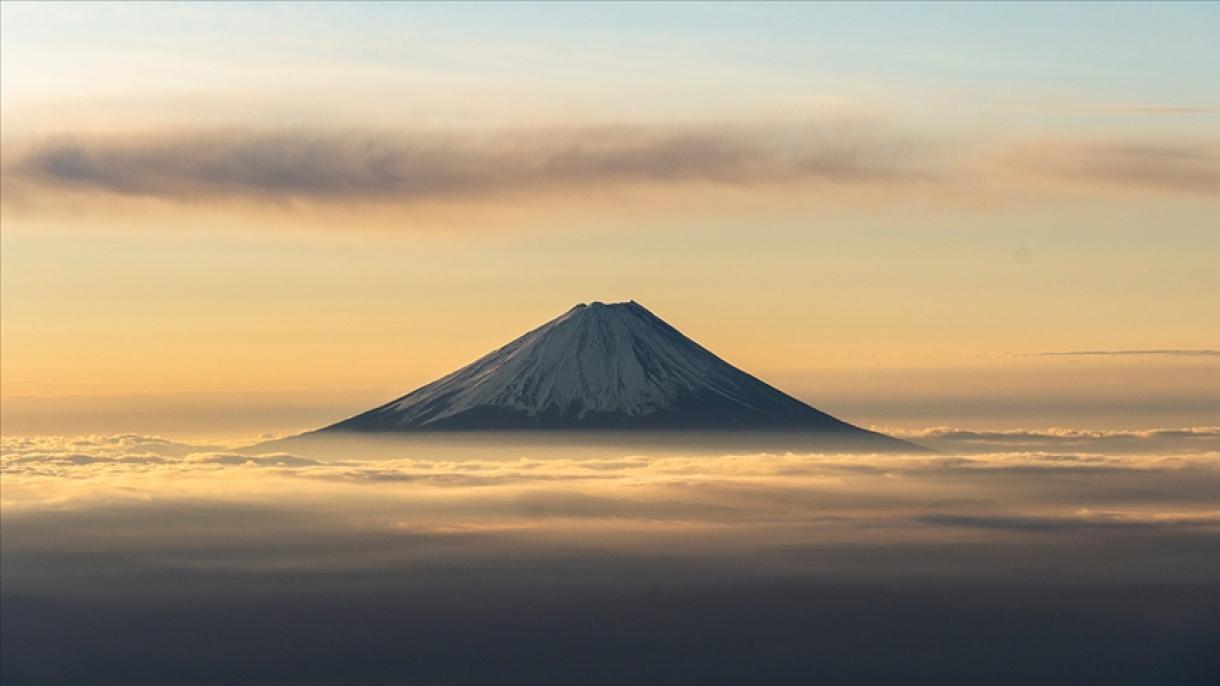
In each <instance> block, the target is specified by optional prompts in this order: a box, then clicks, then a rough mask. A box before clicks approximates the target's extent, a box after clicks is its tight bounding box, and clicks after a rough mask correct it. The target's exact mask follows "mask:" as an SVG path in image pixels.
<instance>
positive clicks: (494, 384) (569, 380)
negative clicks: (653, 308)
mask: <svg viewBox="0 0 1220 686" xmlns="http://www.w3.org/2000/svg"><path fill="white" fill-rule="evenodd" d="M526 429H532V430H567V431H585V430H596V431H603V430H680V431H698V432H706V431H724V430H756V431H774V430H783V431H793V430H795V431H800V432H816V433H819V434H834V435H838V436H843V437H845V438H849V437H856V438H865V437H874V438H876V439H878V440H879V441H880V442H892V443H893V444H901V445H903V446H906V445H907V444H905V443H902V442H901V441H897V440H896V439H891V438H889V437H886V436H882V435H880V434H875V433H872V432H870V431H866V430H864V429H860V428H858V427H855V426H852V425H851V424H848V423H846V422H843V421H841V420H839V419H836V418H834V417H832V416H830V415H828V414H826V413H824V412H820V411H818V410H816V409H814V408H812V407H810V406H809V405H806V404H805V403H803V402H801V401H800V400H797V399H796V398H793V397H792V396H790V395H787V394H785V393H783V392H781V391H779V390H777V389H775V388H773V387H772V386H770V385H768V384H766V383H764V382H762V381H760V380H758V379H756V378H754V377H753V376H750V375H749V374H747V373H745V372H743V371H741V370H740V369H737V368H736V367H734V366H732V365H730V364H729V363H727V362H725V361H724V360H722V359H720V358H719V357H717V356H716V355H714V354H712V353H711V352H710V351H708V350H707V349H706V348H704V347H702V346H700V345H699V344H698V343H695V342H694V341H692V340H691V339H689V338H687V337H686V336H684V335H683V334H682V333H681V332H679V331H678V330H677V329H675V328H674V327H672V326H670V325H669V324H667V323H665V322H664V321H662V320H661V319H660V318H659V317H657V316H656V315H654V314H652V313H651V312H649V311H648V310H647V309H645V308H644V307H643V306H641V305H639V304H638V303H636V302H634V301H631V302H625V303H614V304H603V303H600V302H594V303H590V304H587V305H585V304H581V305H577V306H576V307H573V308H572V309H571V310H568V311H567V312H566V313H564V314H563V315H561V316H559V317H557V318H556V319H553V320H551V321H549V322H547V323H546V324H543V325H542V326H540V327H538V328H537V329H534V330H533V331H530V332H529V333H527V334H525V335H523V336H521V337H520V338H518V339H516V340H514V341H512V342H511V343H509V344H508V345H505V346H504V347H502V348H500V349H499V350H496V351H494V352H491V353H489V354H487V355H485V356H484V357H482V358H480V359H478V360H475V361H474V362H472V363H470V364H469V365H467V366H465V367H463V368H461V369H459V370H457V371H455V372H453V373H451V374H449V375H448V376H445V377H442V378H440V379H437V380H436V381H433V382H432V383H430V384H428V385H426V386H423V387H421V388H418V389H416V390H414V391H412V392H411V393H408V394H407V395H404V396H402V397H401V398H399V399H397V400H394V401H392V402H389V403H386V404H385V405H382V406H381V407H377V408H374V409H372V410H369V411H367V412H364V413H362V414H359V415H356V416H354V417H352V418H350V419H346V420H344V421H341V422H339V423H337V424H333V425H331V426H328V427H326V428H324V429H320V430H319V431H316V432H313V433H314V435H317V434H320V433H334V432H359V433H388V432H437V431H516V430H526Z"/></svg>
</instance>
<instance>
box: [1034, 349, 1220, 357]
mask: <svg viewBox="0 0 1220 686" xmlns="http://www.w3.org/2000/svg"><path fill="white" fill-rule="evenodd" d="M1127 355H1130V356H1137V357H1138V356H1149V355H1169V356H1180V357H1220V350H1209V349H1207V348H1160V349H1148V350H1068V351H1062V352H1042V353H1027V354H1026V357H1062V356H1082V357H1089V356H1119V357H1121V356H1127Z"/></svg>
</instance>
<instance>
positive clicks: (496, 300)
mask: <svg viewBox="0 0 1220 686" xmlns="http://www.w3.org/2000/svg"><path fill="white" fill-rule="evenodd" d="M130 9H131V8H127V7H125V6H112V7H109V8H107V7H105V6H92V5H82V6H74V5H67V6H51V7H47V8H37V7H17V8H14V7H12V6H11V5H9V6H6V7H5V8H4V22H3V38H4V40H3V41H2V42H3V48H2V49H3V54H2V57H3V59H2V60H0V66H2V69H3V73H2V74H0V76H2V77H3V78H0V82H2V83H0V88H2V89H3V93H2V95H3V98H2V99H0V100H2V117H0V119H2V122H3V138H4V141H3V142H4V145H3V154H2V159H0V162H2V165H3V166H2V169H3V190H4V195H3V203H2V206H0V218H2V220H3V226H2V231H0V249H2V254H0V266H2V267H3V274H2V275H0V286H2V289H0V290H2V292H0V305H2V308H3V327H2V331H0V343H2V351H0V386H2V388H0V392H2V395H3V398H2V399H3V410H4V430H5V432H6V433H28V432H35V433H39V432H41V433H58V432H75V431H99V432H101V431H106V430H108V429H109V427H110V426H113V427H114V429H115V430H150V431H154V430H164V431H172V432H176V433H179V434H184V435H187V434H190V435H205V434H209V433H212V432H219V433H234V434H236V433H259V432H261V431H263V430H265V431H272V432H278V431H291V430H298V429H305V428H310V427H311V426H313V425H314V424H316V423H318V422H320V421H326V420H329V419H334V418H338V417H340V416H344V415H346V414H350V413H351V412H353V411H356V410H359V409H362V408H363V407H364V406H365V405H368V404H372V403H375V402H379V401H382V400H385V399H387V398H388V397H392V396H394V395H397V394H400V393H403V392H406V391H407V390H410V389H411V388H413V387H414V386H416V385H418V384H420V383H423V382H426V381H428V380H430V379H432V378H434V377H436V376H439V375H440V374H443V373H445V372H448V371H450V370H452V369H453V368H455V367H457V366H459V365H461V364H464V363H466V362H468V361H470V360H471V359H473V358H475V357H477V356H478V355H481V354H482V353H484V352H486V351H488V350H489V349H491V348H494V347H496V346H497V345H500V344H502V343H504V342H506V341H507V340H509V339H511V338H513V337H515V336H516V335H518V334H520V333H522V332H524V331H525V330H527V329H529V328H531V327H533V326H536V325H537V324H539V323H541V322H542V321H545V320H547V319H549V318H551V317H553V316H556V315H558V314H559V313H561V312H562V311H564V310H566V309H567V308H568V307H570V306H571V305H573V304H575V303H577V302H582V301H589V300H606V301H613V300H625V299H635V300H638V301H640V302H642V303H644V304H645V305H646V306H648V307H649V308H650V309H652V310H653V311H654V312H656V313H657V314H658V315H659V316H661V317H663V318H665V319H667V320H668V321H670V322H671V323H673V324H674V325H676V326H678V327H679V328H680V329H682V330H683V331H684V332H686V333H687V334H688V335H690V336H691V337H693V338H694V339H696V340H698V341H700V342H701V343H703V344H704V345H706V346H707V347H709V348H710V349H712V350H713V351H715V352H717V353H718V354H720V355H722V356H723V357H725V358H726V359H728V360H729V361H730V362H732V363H734V364H737V365H738V366H741V367H743V368H745V369H747V370H749V371H751V372H754V373H756V374H758V375H760V376H762V377H763V378H764V379H766V380H768V381H771V382H772V383H774V384H776V385H778V386H780V387H781V388H785V389H787V390H790V391H791V392H793V393H795V394H797V395H799V396H800V397H802V398H804V399H806V400H809V401H810V402H813V403H814V404H816V405H817V406H819V407H822V408H823V409H827V410H830V411H835V412H840V413H841V414H844V415H845V418H847V419H849V420H853V421H857V422H859V423H866V424H867V423H872V424H877V425H899V424H901V425H905V426H928V425H955V424H959V423H973V424H975V425H979V424H990V425H1005V426H1013V425H1019V424H1029V423H1031V422H1033V423H1036V424H1039V425H1052V424H1060V425H1081V424H1090V425H1102V424H1104V425H1122V426H1152V425H1156V426H1161V425H1173V426H1176V425H1196V424H1206V423H1214V419H1215V418H1216V417H1217V414H1218V413H1217V410H1218V409H1220V394H1218V393H1217V391H1216V390H1215V389H1216V388H1218V387H1220V355H1217V354H1215V353H1212V354H1183V353H1181V352H1168V353H1166V352H1161V353H1155V354H1153V353H1146V352H1144V353H1132V352H1131V351H1148V350H1159V351H1215V350H1217V349H1220V295H1218V294H1220V272H1217V270H1216V269H1215V265H1216V264H1217V263H1218V258H1220V230H1218V229H1220V226H1218V225H1220V192H1218V188H1220V107H1218V103H1217V100H1216V97H1215V93H1216V92H1217V91H1216V89H1215V75H1216V74H1217V73H1220V57H1218V56H1217V55H1216V53H1215V51H1214V50H1209V49H1207V48H1208V46H1210V47H1211V48H1214V42H1212V41H1209V40H1207V39H1208V35H1207V32H1206V31H1202V30H1201V29H1192V26H1195V25H1198V23H1199V18H1198V17H1194V16H1192V13H1193V12H1203V13H1205V14H1206V17H1205V19H1208V20H1211V19H1215V16H1214V14H1215V12H1214V8H1210V9H1209V8H1207V7H1206V6H1205V7H1203V8H1201V9H1198V8H1196V9H1189V8H1187V7H1175V8H1173V9H1172V10H1170V11H1165V12H1162V13H1158V14H1155V16H1152V15H1147V14H1141V13H1140V12H1141V11H1142V10H1140V9H1139V8H1127V9H1124V10H1122V11H1118V10H1113V8H1111V9H1109V10H1106V11H1108V12H1109V11H1114V12H1115V15H1114V21H1113V22H1112V23H1111V24H1110V25H1108V28H1099V27H1097V26H1095V22H1092V21H1091V19H1090V17H1089V16H1088V10H1087V9H1086V8H1078V7H1077V8H1060V9H1055V8H1040V9H1031V10H1030V12H1032V13H1034V14H1037V13H1045V12H1051V13H1060V14H1062V15H1063V16H1057V19H1058V20H1060V21H1062V22H1067V24H1068V25H1072V26H1076V27H1077V28H1078V29H1079V30H1080V31H1084V32H1089V31H1096V32H1100V33H1099V35H1098V36H1096V38H1097V42H1096V45H1097V46H1098V47H1096V48H1093V47H1089V48H1087V49H1085V48H1082V47H1080V46H1079V45H1076V44H1074V43H1073V41H1071V40H1068V39H1067V38H1066V37H1065V36H1063V35H1060V34H1057V33H1056V32H1054V31H1053V30H1051V29H1050V28H1047V25H1045V23H1044V22H1042V21H1039V20H1037V19H1038V18H1037V17H1032V16H1031V17H1025V16H1023V15H1022V16H1020V17H1016V18H1015V19H1014V17H1009V16H1005V13H1009V12H1011V11H1012V10H1011V9H1004V8H998V7H997V8H994V9H987V8H977V9H971V8H965V7H961V8H956V9H954V8H950V7H945V6H938V7H935V8H930V9H929V10H928V12H929V14H928V16H924V17H920V18H918V20H917V21H915V23H914V24H913V25H911V26H912V28H910V30H909V31H908V32H906V33H902V34H898V35H896V36H895V37H894V38H893V40H892V41H886V40H878V41H874V42H873V43H871V45H872V47H870V48H867V49H863V48H860V47H858V46H854V45H853V44H852V43H851V42H849V41H844V40H842V38H841V33H842V32H841V31H840V32H835V31H830V30H829V29H826V28H823V24H827V25H836V24H835V22H844V23H845V24H844V25H846V26H849V27H855V29H856V30H858V31H871V32H880V33H882V34H884V33H885V32H886V31H889V30H891V29H892V27H891V25H890V24H889V23H887V22H886V21H885V17H883V16H875V15H873V14H870V13H869V12H866V11H864V10H862V9H853V8H845V7H826V8H817V7H815V6H811V7H807V8H780V7H778V6H772V7H770V8H763V9H761V10H758V11H757V12H758V13H757V14H750V13H746V14H744V15H743V16H742V17H741V18H740V19H741V21H738V20H737V18H735V17H733V16H728V15H731V14H732V13H733V12H736V11H738V10H730V9H727V8H725V9H717V10H715V11H710V12H709V13H707V15H706V16H704V17H703V18H702V19H701V20H700V22H702V23H700V22H696V23H695V24H693V25H690V24H689V22H685V23H684V21H679V19H681V17H680V16H677V17H670V16H669V14H668V13H670V12H675V11H676V9H674V8H668V7H667V8H652V9H645V8H637V9H636V10H633V11H634V12H642V13H644V14H647V13H649V12H654V13H660V14H662V15H664V16H657V17H652V18H651V19H649V20H648V21H644V19H645V18H644V17H642V16H641V17H639V19H640V21H641V22H642V23H641V25H636V24H634V23H632V22H631V21H629V19H630V15H631V14H632V12H626V11H625V14H622V15H618V14H616V15H614V16H612V17H607V18H604V19H605V21H603V22H601V23H598V22H592V23H590V22H588V21H586V19H587V18H581V17H576V16H573V15H570V13H568V12H567V11H566V10H564V9H562V8H556V9H543V8H539V12H538V14H537V15H535V16H533V18H532V19H518V18H514V19H511V20H506V21H507V24H506V25H503V26H497V25H496V22H494V21H490V20H488V19H487V18H481V17H471V16H469V15H467V14H465V11H464V10H462V9H460V8H455V9H453V10H450V11H448V12H443V11H429V10H425V9H414V10H413V9H411V8H409V7H406V6H393V7H389V6H387V7H385V8H382V9H378V8H377V7H375V6H364V7H362V8H360V10H359V11H357V12H354V13H353V14H352V16H349V17H344V18H343V19H341V20H339V19H334V18H329V17H326V16H323V15H325V10H324V9H323V8H320V7H301V8H300V10H299V12H297V13H296V14H295V15H290V16H288V17H283V16H280V15H278V14H275V12H273V11H271V10H266V9H264V8H258V7H254V6H246V7H242V6H237V7H226V8H219V7H217V8H211V7H208V6H199V5H195V6H188V7H185V8H172V9H171V8H169V7H157V8H152V9H150V11H147V12H145V11H143V10H141V12H140V16H139V18H138V19H133V18H132V17H131V16H130V15H129V12H128V10H130ZM590 11H593V10H590ZM597 11H600V10H597ZM378 12H384V13H386V14H385V16H382V15H380V14H378ZM413 12H415V13H417V14H412V13H413ZM769 12H770V13H784V12H792V13H794V15H793V16H792V17H790V18H789V19H790V22H791V25H792V27H793V28H792V29H791V31H789V30H787V29H785V30H782V31H781V30H777V29H774V28H765V27H773V23H764V24H762V25H758V26H756V25H755V24H754V23H753V22H754V21H755V20H759V19H760V17H761V18H765V17H766V16H767V13H769ZM819 12H821V13H822V14H819ZM946 12H947V13H950V14H951V15H952V17H951V19H952V20H953V21H950V22H948V23H945V22H943V21H939V20H938V18H937V16H932V15H939V14H940V13H946ZM722 13H727V14H725V16H721V14H722ZM679 15H680V13H679ZM771 18H772V19H775V18H777V17H771ZM184 19H186V20H187V21H183V20H184ZM670 19H672V20H674V21H675V22H677V23H676V24H673V25H671V24H669V23H667V22H668V21H669V20H670ZM688 19H689V18H688ZM268 22H272V23H273V24H274V25H275V26H276V27H278V28H277V30H276V31H273V32H271V33H270V34H268V33H267V32H265V31H264V30H263V29H265V28H266V27H267V26H268V25H269V24H268ZM620 22H621V23H623V26H619V23H620ZM717 22H720V23H717ZM954 22H956V23H954ZM1073 22H1075V23H1073ZM1124 22H1129V26H1128V24H1126V23H1124ZM642 26H647V27H651V28H643V27H642ZM797 27H801V30H797ZM1001 27H1003V28H1004V29H1005V31H1003V32H1002V31H1000V28H1001ZM1134 27H1138V28H1139V29H1140V32H1134ZM1128 29H1132V30H1128ZM216 31H218V32H219V33H213V32H216ZM1107 31H1108V32H1110V33H1105V32H1107ZM412 32H417V33H418V40H417V41H411V40H406V39H405V38H404V36H407V37H409V36H410V35H414V34H413V33H412ZM848 33H849V34H850V31H849V32H848ZM993 33H995V34H996V36H997V37H996V39H995V41H992V42H990V43H988V46H987V47H988V49H983V47H982V46H980V45H977V44H975V43H976V41H977V40H978V39H979V38H980V37H983V36H988V35H992V34H993ZM1009 34H1012V35H1009ZM217 35H222V36H225V38H223V39H217V38H216V36H217ZM266 35H273V36H274V38H273V39H272V40H260V37H263V36H266ZM870 35H871V34H870ZM1147 35H1153V36H1154V37H1155V36H1158V35H1160V36H1163V37H1169V36H1172V37H1173V40H1172V41H1169V40H1165V41H1157V42H1155V48H1152V49H1148V48H1147V46H1146V45H1143V44H1142V43H1141V44H1140V45H1143V47H1142V48H1141V50H1142V51H1143V57H1142V59H1143V60H1144V63H1143V64H1142V65H1140V64H1131V63H1130V60H1131V59H1132V58H1131V57H1130V55H1129V53H1131V52H1133V51H1134V52H1139V51H1138V50H1134V46H1135V42H1134V41H1136V36H1145V37H1146V36H1147ZM446 36H448V37H449V38H454V37H455V36H460V37H461V38H460V40H458V42H457V43H455V42H454V41H453V40H448V39H447V38H446ZM1211 37H1212V38H1214V36H1211ZM1103 39H1104V40H1103ZM1006 41H1011V43H1009V42H1006ZM1107 41H1108V42H1107ZM1103 43H1104V44H1105V45H1109V47H1108V48H1106V47H1102V45H1103ZM404 44H409V47H404ZM1022 44H1025V45H1033V46H1037V47H1038V48H1039V49H1040V51H1041V52H1040V54H1041V55H1043V57H1037V56H1035V57H1031V58H1030V59H1027V60H1011V59H1009V53H1008V52H1006V50H1008V49H1010V48H1011V49H1013V50H1015V49H1016V47H1017V46H1018V45H1022ZM471 45H480V46H487V47H486V49H485V50H482V49H481V50H471V49H470V46H471ZM1088 45H1089V46H1092V45H1094V43H1088ZM455 46H456V47H455ZM462 46H465V48H462ZM577 46H579V49H577V50H575V51H573V48H574V47H577ZM1128 48H1131V49H1128ZM560 54H565V55H571V57H570V58H569V59H563V60H559V59H556V56H557V55H560ZM1056 56H1060V57H1062V56H1071V57H1073V58H1074V59H1071V60H1068V59H1054V58H1055V57H1056ZM35 65H37V67H35ZM1167 67H1173V68H1172V69H1169V70H1168V71H1167V70H1166V68H1167ZM726 83H731V84H733V85H734V86H733V88H728V89H726V88H725V84H726ZM1076 351H1107V352H1110V353H1122V354H1108V355H1065V356H1058V355H1056V356H1045V355H1041V354H1042V353H1057V352H1076ZM226 397H227V398H230V402H229V403H228V404H226V403H225V402H223V401H218V400H217V398H226ZM99 398H100V399H101V400H99ZM192 417H193V420H192V419H191V418H192ZM1209 418H1210V420H1212V421H1210V422H1209ZM191 421H194V422H196V424H195V425H192V424H191ZM260 427H265V428H260ZM57 428H58V429H59V430H57Z"/></svg>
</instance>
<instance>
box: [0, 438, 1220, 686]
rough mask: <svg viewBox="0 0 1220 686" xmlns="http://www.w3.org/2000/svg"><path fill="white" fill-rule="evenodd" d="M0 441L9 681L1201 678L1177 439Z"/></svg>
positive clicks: (1201, 565) (1206, 479)
mask: <svg viewBox="0 0 1220 686" xmlns="http://www.w3.org/2000/svg"><path fill="white" fill-rule="evenodd" d="M1178 438H1180V439H1181V441H1197V436H1190V437H1178ZM1178 438H1174V440H1178ZM1002 440H1010V439H1009V438H1008V437H1002ZM1023 440H1028V439H1023ZM1073 440H1076V441H1080V440H1083V439H1080V438H1079V437H1078V436H1073ZM1096 440H1098V441H1102V440H1113V439H1112V437H1098V438H1097V439H1096ZM1157 440H1158V441H1167V440H1169V439H1165V438H1164V437H1159V438H1157ZM4 447H5V454H4V480H3V505H4V510H3V514H4V517H3V537H2V539H0V543H2V553H3V558H2V562H3V565H2V568H0V571H2V601H3V608H2V609H3V612H2V613H0V621H2V631H3V641H2V656H0V657H2V658H3V660H2V663H0V674H2V676H3V683H4V684H6V685H8V684H64V685H67V684H72V685H77V684H99V685H107V684H125V685H126V684H169V683H172V684H294V685H295V684H402V683H412V684H421V683H422V684H428V683H436V684H512V683H521V684H536V683H551V684H571V683H593V684H622V683H663V684H672V683H691V684H709V683H713V684H714V683H735V684H736V683H769V684H785V683H791V684H797V683H799V684H807V683H830V684H876V683H902V684H1031V683H1037V684H1055V683H1057V684H1106V685H1111V684H1214V683H1217V681H1218V679H1220V658H1218V656H1220V581H1218V579H1220V512H1218V511H1217V510H1218V509H1220V508H1218V507H1217V502H1220V474H1218V472H1217V460H1216V456H1215V453H1214V452H1212V451H1205V452H1198V450H1197V449H1195V448H1197V445H1196V444H1195V443H1186V442H1179V443H1169V442H1162V443H1158V444H1157V447H1158V448H1159V451H1158V452H1157V453H1156V454H1155V455H1147V454H1136V453H1133V452H1129V453H1127V454H1122V455H1114V454H1104V453H1100V452H1090V451H1089V447H1090V446H1089V445H1076V446H1075V447H1076V450H1074V451H1073V452H1058V451H1046V450H1042V451H1038V450H1029V451H1025V452H1002V451H997V450H995V449H979V450H975V451H968V450H959V451H956V452H955V453H953V454H941V455H934V454H933V455H930V454H921V455H911V456H903V455H846V454H845V455H833V454H745V453H736V454H714V453H709V454H704V455H690V454H654V455H649V454H644V453H638V452H631V453H619V454H613V453H612V452H609V451H607V450H605V449H604V447H603V448H602V449H599V450H598V451H595V452H588V451H581V450H571V451H566V450H565V449H564V447H563V446H551V447H548V448H545V449H544V448H542V447H539V446H537V445H535V446H530V447H529V448H528V449H527V448H521V447H514V446H507V445H506V446H504V448H503V452H502V454H500V455H498V456H496V455H489V454H488V451H487V450H486V446H484V447H483V448H481V449H480V450H473V451H472V452H471V453H470V454H471V455H473V457H468V458H462V457H461V456H460V455H461V454H462V451H461V450H460V447H455V446H447V447H446V449H445V450H440V449H439V448H438V449H437V450H423V449H420V450H418V451H416V452H418V454H414V455H412V456H404V455H403V454H402V453H401V452H399V453H393V454H381V455H377V456H374V454H375V452H376V451H368V452H353V453H352V454H350V455H335V454H333V453H332V454H328V455H326V456H325V457H320V456H317V455H308V454H296V453H274V454H264V455H255V456H251V455H239V454H236V453H233V452H231V451H227V450H224V449H222V448H219V447H215V446H212V447H208V446H188V445H183V444H180V443H174V442H172V441H166V440H163V439H156V438H149V437H141V436H115V437H92V438H87V439H65V438H54V437H51V438H43V439H6V441H5V446H4ZM941 447H942V448H943V447H944V446H943V445H942V446H941Z"/></svg>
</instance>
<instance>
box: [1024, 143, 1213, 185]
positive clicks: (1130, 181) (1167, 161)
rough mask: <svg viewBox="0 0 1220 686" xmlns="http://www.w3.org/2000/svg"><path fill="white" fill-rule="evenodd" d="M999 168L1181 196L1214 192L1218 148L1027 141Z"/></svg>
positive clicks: (1182, 145)
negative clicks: (1003, 167) (1177, 193)
mask: <svg viewBox="0 0 1220 686" xmlns="http://www.w3.org/2000/svg"><path fill="white" fill-rule="evenodd" d="M1001 163H1002V164H1003V165H1004V166H1007V167H1010V168H1013V169H1015V170H1017V171H1019V172H1024V173H1027V174H1032V175H1034V176H1036V177H1041V178H1043V179H1046V180H1056V181H1067V182H1073V183H1085V184H1094V185H1102V186H1122V187H1128V188H1144V189H1149V190H1159V191H1173V192H1182V193H1207V194H1212V193H1216V192H1217V191H1218V190H1220V144H1217V143H1216V141H1215V140H1214V139H1210V140H1170V141H1165V140H1140V139H1134V138H1123V139H1117V140H1091V139H1062V140H1046V141H1032V142H1027V143H1022V144H1018V145H1014V146H1011V147H1009V148H1008V149H1006V150H1005V151H1004V152H1003V153H1002V155H1001Z"/></svg>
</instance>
